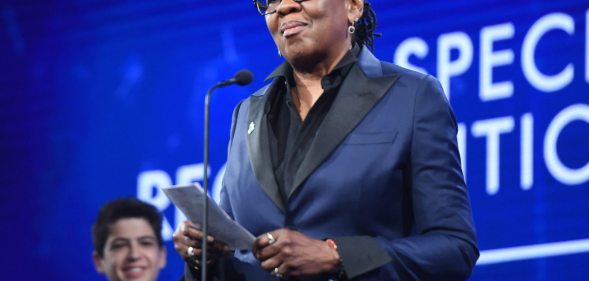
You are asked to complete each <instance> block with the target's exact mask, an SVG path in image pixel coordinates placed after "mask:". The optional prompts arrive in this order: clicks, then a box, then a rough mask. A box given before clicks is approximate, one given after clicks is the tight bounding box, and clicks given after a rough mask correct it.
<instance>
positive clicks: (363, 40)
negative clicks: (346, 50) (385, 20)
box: [353, 1, 381, 50]
mask: <svg viewBox="0 0 589 281" xmlns="http://www.w3.org/2000/svg"><path fill="white" fill-rule="evenodd" d="M354 26H355V27H356V32H354V37H353V42H354V43H356V44H358V45H360V46H366V47H368V48H369V49H370V50H373V49H374V36H376V37H380V36H381V34H380V33H374V31H375V30H376V13H375V12H374V10H373V9H372V6H371V5H370V3H368V1H364V13H362V17H361V18H360V19H359V20H358V21H357V22H356V23H355V25H354Z"/></svg>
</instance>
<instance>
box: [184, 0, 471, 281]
mask: <svg viewBox="0 0 589 281" xmlns="http://www.w3.org/2000/svg"><path fill="white" fill-rule="evenodd" d="M254 2H255V3H256V6H257V7H258V10H259V11H260V13H261V14H262V15H264V16H265V19H266V24H267V26H268V29H269V31H270V33H271V35H272V37H273V39H274V41H275V43H276V45H277V46H278V50H279V53H280V54H281V55H282V56H283V57H284V59H285V61H286V62H285V63H283V64H282V65H280V66H279V67H278V68H277V69H276V70H274V72H272V74H270V76H269V77H270V78H273V80H272V83H271V84H270V85H268V86H266V87H264V88H262V89H260V90H259V91H258V92H256V93H254V94H253V95H252V96H251V97H249V98H248V99H246V100H245V101H243V102H242V103H241V104H240V105H238V107H237V108H236V110H235V113H234V118H233V128H232V137H231V140H230V147H229V155H228V164H227V170H226V173H225V178H224V187H223V190H222V199H221V200H222V202H221V205H222V207H223V208H224V209H225V210H226V211H227V212H228V214H229V215H230V216H232V217H233V218H234V219H235V220H236V221H238V222H239V223H240V224H242V225H243V226H244V227H246V228H247V229H248V230H249V231H251V232H252V233H253V234H254V235H258V238H257V240H256V241H255V243H254V246H253V249H252V251H251V252H249V251H248V252H236V253H234V254H233V255H231V254H230V253H229V251H228V250H227V248H226V246H224V245H223V243H222V242H212V243H211V248H212V249H211V254H212V256H213V258H211V260H210V261H209V266H210V268H211V269H212V271H213V272H214V273H213V275H214V277H219V276H223V275H224V276H225V278H226V279H227V280H273V279H274V280H275V279H276V277H279V278H284V279H287V280H329V279H330V278H331V279H333V280H347V279H353V280H465V279H467V278H468V276H469V275H470V272H471V270H472V268H473V267H474V264H475V262H476V259H477V258H478V249H477V246H476V237H475V233H474V227H473V223H472V218H471V210H470V203H469V199H468V194H467V191H466V186H465V183H464V180H463V176H462V172H461V168H460V158H459V154H458V149H457V145H456V121H455V118H454V115H453V113H452V110H451V108H450V106H449V104H448V102H447V100H446V99H445V97H444V95H443V92H442V89H441V88H440V86H439V83H438V82H437V81H436V80H435V79H433V78H432V77H431V76H427V75H424V74H419V73H416V72H412V71H409V70H406V69H403V68H400V67H398V66H395V65H392V64H390V63H386V62H382V61H379V60H378V59H376V58H375V57H374V56H373V55H372V53H371V52H370V51H369V50H368V48H367V47H371V45H372V32H373V31H374V28H375V25H376V19H375V15H374V12H373V11H372V9H371V7H370V5H369V4H368V3H366V2H365V1H363V0H308V1H305V0H282V1H279V0H274V1H268V2H265V1H264V2H260V1H257V0H256V1H254ZM200 235H201V233H200V232H199V231H198V230H196V229H195V228H193V227H192V226H191V225H190V223H184V224H183V225H182V226H181V227H180V228H179V230H178V231H177V232H176V234H175V235H174V241H175V246H176V250H177V251H178V252H179V253H180V255H182V256H183V257H184V258H185V259H186V260H187V261H189V264H191V265H194V262H193V261H194V257H198V256H199V255H200V250H199V249H200V247H199V246H198V242H195V241H194V240H195V239H199V238H200V237H201V236H200ZM213 239H214V238H212V237H211V240H210V241H213ZM189 249H190V255H189V253H188V250H189ZM195 268H198V267H192V266H189V267H187V269H186V276H185V278H186V279H187V280H195V279H196V278H195V277H197V276H198V274H197V271H198V269H195Z"/></svg>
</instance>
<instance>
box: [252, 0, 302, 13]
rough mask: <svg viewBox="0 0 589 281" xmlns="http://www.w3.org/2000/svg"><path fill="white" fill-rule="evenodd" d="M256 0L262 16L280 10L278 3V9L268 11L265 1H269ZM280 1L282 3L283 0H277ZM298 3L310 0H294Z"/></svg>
mask: <svg viewBox="0 0 589 281" xmlns="http://www.w3.org/2000/svg"><path fill="white" fill-rule="evenodd" d="M253 1H254V6H256V9H257V10H258V13H260V15H262V16H266V15H270V14H274V13H276V11H277V10H278V5H277V6H276V7H277V9H275V10H274V11H271V12H268V5H266V4H264V2H267V0H253ZM275 1H278V2H279V3H278V4H280V3H282V0H275ZM293 1H295V2H297V3H301V2H305V1H308V0H293Z"/></svg>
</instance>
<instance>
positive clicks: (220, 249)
mask: <svg viewBox="0 0 589 281" xmlns="http://www.w3.org/2000/svg"><path fill="white" fill-rule="evenodd" d="M202 236H203V233H202V231H200V230H199V229H197V228H196V227H195V226H194V225H193V224H192V223H191V222H190V221H184V222H182V224H180V226H178V228H177V229H176V231H175V232H174V235H173V238H174V248H175V249H176V252H178V254H180V256H181V257H182V258H183V259H184V260H185V261H186V262H187V263H189V264H190V265H193V266H200V262H201V254H202V247H201V243H202ZM229 252H231V249H230V248H229V246H227V244H225V243H223V242H221V241H216V240H215V238H214V237H213V236H210V235H208V237H207V265H210V264H212V263H214V262H215V261H216V260H217V259H218V258H219V257H220V256H222V255H225V254H228V253H229Z"/></svg>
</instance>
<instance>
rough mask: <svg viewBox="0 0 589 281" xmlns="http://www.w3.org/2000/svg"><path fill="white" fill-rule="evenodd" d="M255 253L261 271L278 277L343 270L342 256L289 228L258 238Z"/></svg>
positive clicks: (319, 242) (320, 241)
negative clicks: (341, 264)
mask: <svg viewBox="0 0 589 281" xmlns="http://www.w3.org/2000/svg"><path fill="white" fill-rule="evenodd" d="M253 252H254V255H255V256H256V258H257V259H258V260H259V261H260V262H261V264H262V267H263V268H264V269H266V270H268V271H269V272H270V273H271V274H273V275H277V276H285V275H290V276H300V275H316V274H321V273H332V272H335V271H336V270H337V269H338V268H339V266H340V257H339V254H338V253H337V251H336V250H335V249H333V248H331V247H330V246H329V244H327V243H326V242H325V241H323V240H315V239H311V238H309V237H308V236H306V235H304V234H302V233H300V232H298V231H294V230H290V229H286V228H282V229H278V230H274V231H270V232H267V233H264V234H262V235H260V236H258V238H257V239H256V241H255V242H254V246H253Z"/></svg>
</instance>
